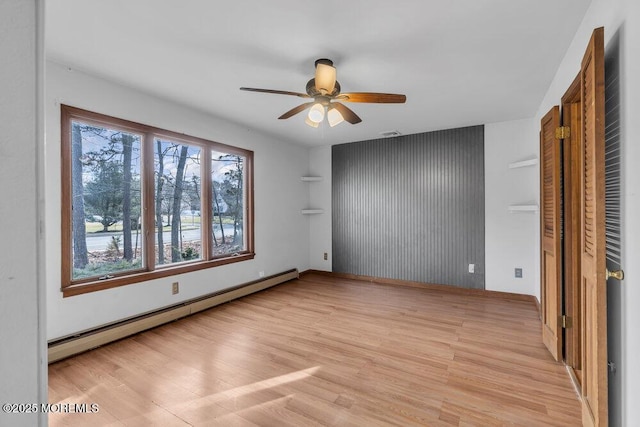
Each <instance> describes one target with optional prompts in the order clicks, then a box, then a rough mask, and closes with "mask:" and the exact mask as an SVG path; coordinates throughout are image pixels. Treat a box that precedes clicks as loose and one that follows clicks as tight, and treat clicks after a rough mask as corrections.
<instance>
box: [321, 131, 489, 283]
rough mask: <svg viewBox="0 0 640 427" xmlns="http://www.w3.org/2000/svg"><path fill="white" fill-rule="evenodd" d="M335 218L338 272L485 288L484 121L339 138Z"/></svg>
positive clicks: (335, 157) (334, 175)
mask: <svg viewBox="0 0 640 427" xmlns="http://www.w3.org/2000/svg"><path fill="white" fill-rule="evenodd" d="M332 223H333V226H332V234H333V235H332V239H333V249H332V253H333V271H334V272H339V273H349V274H357V275H365V276H374V277H383V278H391V279H400V280H411V281H418V282H424V283H436V284H444V285H454V286H461V287H466V288H476V289H484V126H473V127H468V128H462V129H451V130H443V131H437V132H428V133H421V134H415V135H406V136H400V137H396V138H389V139H377V140H371V141H362V142H355V143H349V144H341V145H335V146H333V147H332ZM469 264H475V273H473V274H471V273H469Z"/></svg>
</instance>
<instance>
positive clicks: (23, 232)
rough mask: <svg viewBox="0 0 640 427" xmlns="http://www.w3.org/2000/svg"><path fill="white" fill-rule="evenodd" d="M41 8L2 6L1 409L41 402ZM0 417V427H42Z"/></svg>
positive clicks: (6, 1)
mask: <svg viewBox="0 0 640 427" xmlns="http://www.w3.org/2000/svg"><path fill="white" fill-rule="evenodd" d="M42 12H43V10H42V4H41V3H40V2H39V1H24V0H3V1H2V2H0V58H2V65H1V66H0V93H1V94H2V95H1V96H0V118H1V119H0V183H2V184H1V187H0V188H1V190H0V191H1V194H2V204H0V218H2V245H0V248H1V249H0V343H1V344H0V404H4V403H23V404H28V403H38V402H46V400H47V374H46V369H47V365H46V361H47V359H46V346H45V339H44V329H45V327H44V293H43V292H42V279H41V272H42V268H41V266H42V254H41V252H40V250H39V248H40V246H41V245H42V235H41V233H39V232H38V229H39V227H38V224H39V222H40V219H41V217H42V216H41V213H42V209H41V202H40V200H39V197H38V194H39V193H38V190H39V189H40V185H41V182H42V177H41V175H40V173H39V170H40V168H39V167H38V166H39V162H40V159H41V155H42V143H41V141H42V136H43V126H42V114H41V108H40V107H39V105H38V103H39V102H41V99H42V71H41V67H42V65H43V61H42V58H43V57H42V28H43V25H42ZM46 420H47V418H46V416H45V415H42V414H33V413H32V414H22V415H20V414H12V413H5V412H4V411H0V425H3V426H33V425H46Z"/></svg>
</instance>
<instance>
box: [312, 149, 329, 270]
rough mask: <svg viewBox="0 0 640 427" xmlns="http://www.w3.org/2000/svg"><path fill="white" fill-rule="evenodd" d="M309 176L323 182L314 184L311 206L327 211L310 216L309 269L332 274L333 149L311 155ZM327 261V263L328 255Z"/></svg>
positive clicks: (319, 150) (313, 151) (320, 150)
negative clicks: (316, 177) (325, 254)
mask: <svg viewBox="0 0 640 427" xmlns="http://www.w3.org/2000/svg"><path fill="white" fill-rule="evenodd" d="M309 175H313V176H321V177H322V181H320V182H310V183H309V184H306V185H308V186H309V206H310V207H317V208H321V209H324V213H323V214H320V215H309V217H310V218H309V268H312V269H314V270H321V271H331V269H332V263H331V259H332V253H331V146H322V147H314V148H312V149H311V150H310V151H309ZM325 252H326V253H327V260H326V261H325V260H324V253H325Z"/></svg>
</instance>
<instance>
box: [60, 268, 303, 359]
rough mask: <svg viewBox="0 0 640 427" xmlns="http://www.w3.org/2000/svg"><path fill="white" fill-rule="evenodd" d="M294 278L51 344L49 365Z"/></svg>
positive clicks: (277, 277) (279, 277)
mask: <svg viewBox="0 0 640 427" xmlns="http://www.w3.org/2000/svg"><path fill="white" fill-rule="evenodd" d="M298 276H299V274H298V270H297V269H292V270H287V271H284V272H282V273H278V274H274V275H272V276H268V277H264V278H262V279H260V280H256V281H253V282H249V283H244V284H241V285H238V286H235V287H233V288H230V289H225V290H224V291H220V292H215V293H212V294H208V295H204V296H202V297H198V298H194V299H191V300H187V301H183V302H181V303H179V304H175V305H171V306H168V307H164V308H160V309H158V310H154V311H152V312H148V313H144V314H141V315H138V316H135V317H131V318H127V319H123V320H120V321H117V322H113V323H109V324H107V325H103V326H99V327H97V328H93V329H90V330H86V331H82V332H79V333H77V334H74V335H70V336H67V337H63V338H59V339H56V340H53V341H51V342H49V344H48V347H49V350H48V354H49V363H53V362H56V361H58V360H61V359H65V358H67V357H70V356H73V355H75V354H78V353H82V352H84V351H87V350H91V349H93V348H96V347H100V346H101V345H104V344H108V343H110V342H113V341H117V340H119V339H122V338H125V337H128V336H131V335H134V334H137V333H138V332H142V331H145V330H147V329H151V328H155V327H156V326H160V325H162V324H165V323H168V322H172V321H174V320H177V319H180V318H182V317H186V316H190V315H192V314H194V313H197V312H199V311H203V310H206V309H208V308H211V307H215V306H216V305H220V304H223V303H225V302H229V301H232V300H234V299H237V298H241V297H244V296H247V295H250V294H252V293H255V292H259V291H262V290H264V289H267V288H270V287H272V286H276V285H279V284H281V283H284V282H288V281H289V280H293V279H297V278H298Z"/></svg>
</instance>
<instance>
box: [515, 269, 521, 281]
mask: <svg viewBox="0 0 640 427" xmlns="http://www.w3.org/2000/svg"><path fill="white" fill-rule="evenodd" d="M516 279H522V269H521V268H516Z"/></svg>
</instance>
